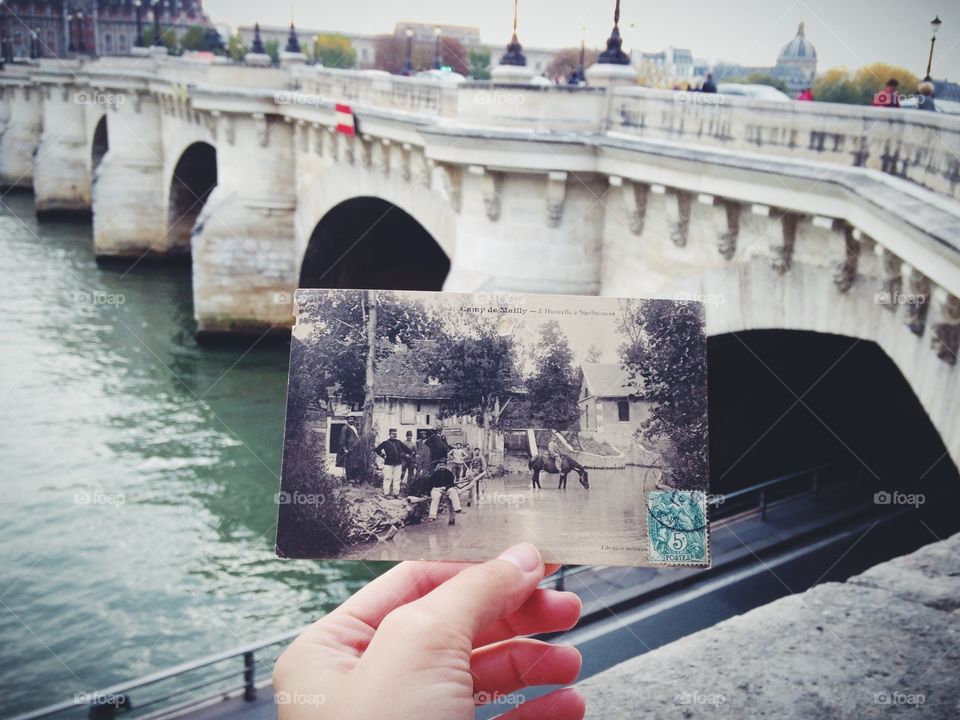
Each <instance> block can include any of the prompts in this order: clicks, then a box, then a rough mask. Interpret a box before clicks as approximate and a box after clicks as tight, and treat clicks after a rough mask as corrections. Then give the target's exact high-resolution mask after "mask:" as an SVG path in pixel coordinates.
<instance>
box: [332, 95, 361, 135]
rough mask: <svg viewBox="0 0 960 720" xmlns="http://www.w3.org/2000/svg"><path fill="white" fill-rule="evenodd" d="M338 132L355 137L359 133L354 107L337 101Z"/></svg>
mask: <svg viewBox="0 0 960 720" xmlns="http://www.w3.org/2000/svg"><path fill="white" fill-rule="evenodd" d="M336 111H337V132H338V133H342V134H344V135H347V136H349V137H355V136H356V134H357V119H356V118H355V117H354V115H353V108H351V107H350V106H349V105H341V104H340V103H337V105H336Z"/></svg>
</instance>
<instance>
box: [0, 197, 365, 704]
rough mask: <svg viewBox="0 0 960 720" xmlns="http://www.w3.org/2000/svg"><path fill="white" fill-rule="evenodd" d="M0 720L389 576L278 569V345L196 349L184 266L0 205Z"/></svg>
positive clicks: (301, 614)
mask: <svg viewBox="0 0 960 720" xmlns="http://www.w3.org/2000/svg"><path fill="white" fill-rule="evenodd" d="M0 277H2V281H0V308H2V312H0V344H2V350H0V488H2V502H0V527H2V533H3V540H2V543H0V645H2V648H3V650H2V653H0V715H8V714H10V713H13V712H17V711H23V710H27V709H31V708H34V707H38V706H42V705H46V704H49V703H52V702H57V701H60V700H65V699H69V698H72V697H73V696H74V694H75V693H77V692H81V691H86V690H91V689H95V688H99V687H104V686H107V685H110V684H112V683H116V682H120V681H123V680H127V679H131V678H135V677H138V676H140V675H143V674H146V673H149V672H152V671H155V670H159V669H163V668H166V667H168V666H171V665H174V664H177V663H180V662H183V661H186V660H190V659H193V658H195V657H198V656H201V655H206V654H209V653H213V652H217V651H219V650H226V649H229V648H232V647H234V646H237V645H240V644H242V643H245V642H251V641H255V640H258V639H261V638H265V637H269V636H272V635H274V634H276V633H279V632H282V631H284V630H286V629H290V628H296V627H300V626H302V625H304V624H305V623H307V622H308V621H309V620H311V619H312V618H314V617H316V616H317V615H319V614H322V613H323V612H324V611H326V610H328V609H330V608H331V607H333V606H335V605H336V604H337V603H338V602H339V601H340V600H342V599H343V598H344V597H345V596H346V595H347V594H348V593H349V592H351V591H352V590H353V589H355V588H356V587H358V586H359V585H360V584H361V583H362V582H363V581H364V580H367V579H369V578H370V577H371V575H372V573H373V572H377V571H381V570H383V566H362V565H359V564H354V563H336V564H328V563H320V562H308V561H296V562H295V561H280V560H278V559H276V558H275V556H274V554H273V543H274V532H275V527H274V523H275V521H276V505H275V502H274V496H275V493H276V492H277V487H278V484H279V479H278V478H279V471H280V448H281V441H282V434H283V412H284V394H285V389H286V376H287V350H286V349H285V348H267V347H253V348H252V349H250V348H248V347H244V348H239V349H230V350H225V349H222V350H211V349H204V348H199V347H197V346H196V344H195V343H194V342H193V320H192V307H191V288H190V270H189V268H176V267H169V266H158V265H152V264H147V263H141V264H138V265H136V266H135V267H133V268H132V269H130V267H129V264H127V266H125V267H103V268H101V267H98V266H97V264H96V263H95V261H94V256H93V252H92V237H91V229H90V225H89V223H86V222H81V221H71V222H56V223H52V222H44V223H42V224H38V223H37V221H36V220H35V218H34V213H33V199H32V197H30V196H27V195H7V196H6V197H3V198H2V202H0Z"/></svg>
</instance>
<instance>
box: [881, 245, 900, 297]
mask: <svg viewBox="0 0 960 720" xmlns="http://www.w3.org/2000/svg"><path fill="white" fill-rule="evenodd" d="M876 252H877V253H878V254H879V255H880V258H881V261H882V262H881V265H882V267H881V272H882V273H883V275H882V279H881V281H880V283H881V284H880V292H879V293H878V295H877V299H878V302H879V303H880V304H881V305H882V306H883V307H884V308H886V309H887V310H889V311H890V312H896V310H897V304H898V301H899V299H900V293H901V292H902V291H903V260H901V259H900V258H898V257H897V256H896V255H894V254H893V253H892V252H890V251H889V250H887V249H886V248H884V247H881V246H879V245H877V247H876Z"/></svg>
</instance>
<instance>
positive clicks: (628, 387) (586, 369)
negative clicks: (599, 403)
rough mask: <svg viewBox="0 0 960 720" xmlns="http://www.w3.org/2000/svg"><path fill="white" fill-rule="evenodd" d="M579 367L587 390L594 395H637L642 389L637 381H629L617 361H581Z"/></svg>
mask: <svg viewBox="0 0 960 720" xmlns="http://www.w3.org/2000/svg"><path fill="white" fill-rule="evenodd" d="M580 369H581V371H582V372H583V379H584V382H585V383H586V384H587V390H588V391H589V393H590V395H592V396H594V397H627V396H628V395H639V394H640V391H641V389H642V386H641V384H640V382H639V381H632V382H631V380H630V377H629V375H628V374H627V371H626V370H624V369H623V368H621V367H620V365H619V364H618V363H583V364H582V365H581V366H580Z"/></svg>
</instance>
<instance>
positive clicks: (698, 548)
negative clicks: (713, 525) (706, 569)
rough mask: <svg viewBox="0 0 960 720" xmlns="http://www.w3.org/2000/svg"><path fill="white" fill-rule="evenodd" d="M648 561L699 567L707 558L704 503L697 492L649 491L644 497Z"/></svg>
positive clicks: (701, 494)
mask: <svg viewBox="0 0 960 720" xmlns="http://www.w3.org/2000/svg"><path fill="white" fill-rule="evenodd" d="M647 511H648V515H649V517H648V520H647V535H648V537H649V539H650V562H651V563H656V564H659V563H664V564H668V565H684V564H694V565H700V564H703V563H706V562H707V559H708V550H707V544H708V537H709V536H708V533H707V500H706V493H703V492H701V491H699V490H694V491H690V490H653V491H651V492H650V493H649V495H648V496H647Z"/></svg>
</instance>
